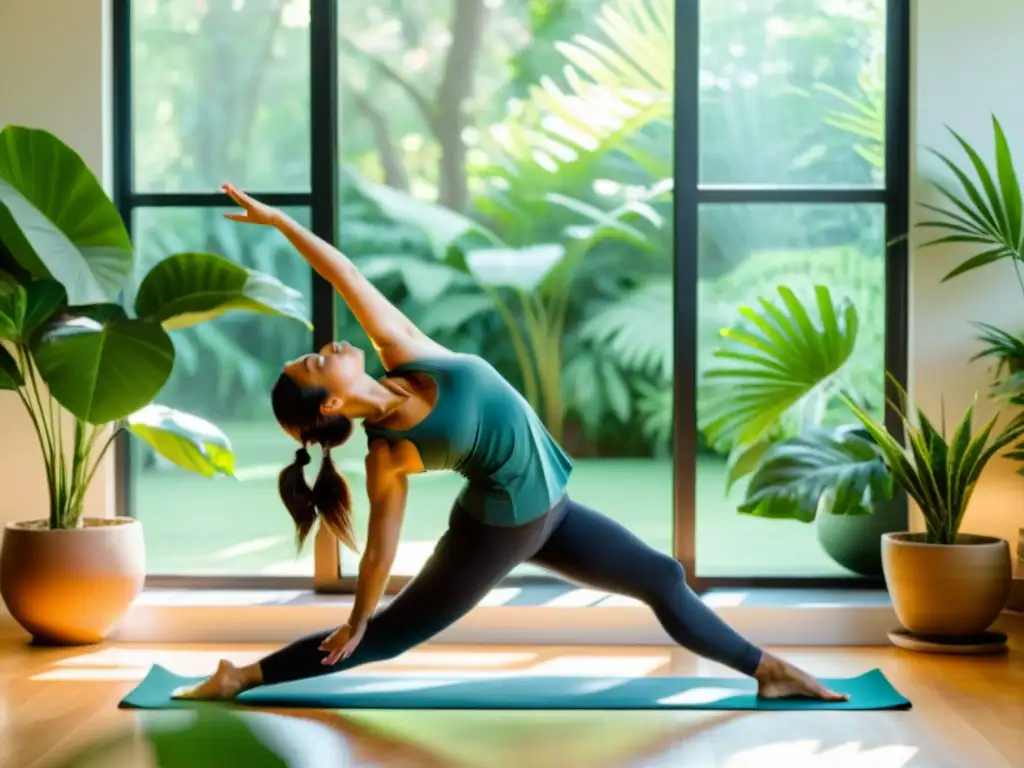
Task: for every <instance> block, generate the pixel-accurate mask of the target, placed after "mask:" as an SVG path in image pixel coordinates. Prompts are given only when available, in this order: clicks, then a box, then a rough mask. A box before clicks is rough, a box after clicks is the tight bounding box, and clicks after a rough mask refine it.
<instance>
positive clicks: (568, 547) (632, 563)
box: [176, 186, 847, 701]
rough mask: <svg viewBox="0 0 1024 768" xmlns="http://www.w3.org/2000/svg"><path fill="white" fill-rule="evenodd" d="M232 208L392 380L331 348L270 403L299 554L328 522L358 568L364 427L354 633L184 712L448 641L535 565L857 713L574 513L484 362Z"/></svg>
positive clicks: (274, 222) (222, 681)
mask: <svg viewBox="0 0 1024 768" xmlns="http://www.w3.org/2000/svg"><path fill="white" fill-rule="evenodd" d="M224 191H225V192H226V193H227V194H228V195H230V196H231V198H232V199H233V200H234V201H235V202H236V203H238V205H239V206H241V208H242V211H241V212H239V213H232V214H228V215H227V216H228V218H229V219H232V220H233V221H239V222H245V223H249V224H262V225H268V226H272V227H276V228H277V229H278V230H280V232H281V233H282V234H283V235H284V236H285V237H286V238H287V239H288V240H289V241H290V242H291V243H292V245H294V246H295V248H296V249H297V250H298V251H299V253H301V254H302V256H303V257H304V258H305V259H306V261H308V262H309V263H310V265H311V266H312V267H313V269H315V270H316V271H317V272H319V273H320V275H322V276H323V277H324V278H325V279H326V280H328V281H329V282H330V283H331V284H332V285H333V286H334V287H335V288H336V289H337V290H338V292H339V293H340V294H341V296H342V298H343V299H344V300H345V303H346V304H347V305H348V307H349V309H350V310H351V311H352V313H353V314H354V315H355V317H356V319H357V320H358V322H359V323H360V325H361V326H362V327H363V329H364V330H365V331H366V334H367V335H368V336H369V338H370V340H371V342H372V343H373V346H374V349H375V350H376V351H377V354H378V355H379V356H380V359H381V361H382V363H383V365H384V368H385V370H386V371H387V373H386V375H385V376H384V377H383V378H382V379H380V380H377V379H374V378H371V377H370V376H369V375H367V373H366V370H365V368H364V359H363V353H362V352H361V351H360V350H359V349H357V348H356V347H353V346H351V345H350V344H348V343H346V342H341V343H340V344H339V343H335V344H330V345H328V346H327V347H325V348H324V349H321V350H320V351H319V353H317V354H309V355H305V356H304V357H300V358H299V359H297V360H293V361H292V362H290V363H288V364H287V365H285V366H284V370H283V372H282V373H281V376H280V378H279V379H278V381H277V383H276V385H275V386H274V389H273V393H272V395H271V399H272V403H273V408H274V414H275V416H276V417H277V420H278V422H279V423H280V425H281V427H282V428H283V429H284V430H285V432H287V433H288V434H289V435H291V436H292V437H293V438H295V440H296V441H297V442H298V443H300V444H301V447H300V448H299V450H298V452H297V453H296V456H295V461H294V462H293V463H292V464H291V465H290V466H289V467H287V468H286V469H285V470H284V471H283V472H282V473H281V476H280V483H279V485H280V491H281V497H282V500H283V501H284V504H285V506H286V507H287V509H288V512H289V513H290V514H291V516H292V518H293V519H294V521H295V526H296V529H297V532H298V540H299V544H300V546H301V544H302V542H303V541H304V540H305V538H306V537H307V535H308V534H309V533H310V531H311V530H312V528H313V526H314V524H315V523H316V521H317V519H318V518H319V520H320V523H321V524H322V525H326V526H328V528H329V529H330V530H331V531H332V532H333V533H334V534H335V535H336V536H337V537H338V539H339V540H340V541H341V542H342V543H343V544H345V545H347V546H348V547H350V548H351V549H353V550H355V536H354V534H353V531H352V522H351V509H350V505H349V493H348V488H347V486H346V485H345V482H344V481H343V480H342V478H341V477H340V476H339V475H338V473H337V471H336V469H335V467H334V464H333V463H332V462H331V458H330V450H331V449H332V448H334V447H336V446H339V445H341V444H342V443H344V442H345V441H346V440H347V439H348V438H349V436H350V435H351V433H352V423H353V420H355V419H361V420H362V421H363V426H364V429H365V431H366V433H367V436H368V445H369V447H368V451H367V456H366V482H367V492H368V496H369V501H370V519H369V530H368V536H367V542H366V549H365V552H364V553H363V555H362V559H361V561H360V565H359V578H358V583H357V587H356V594H355V601H354V604H353V607H352V611H351V613H350V614H349V617H348V622H347V623H345V624H344V625H343V626H341V627H340V628H339V629H331V630H325V631H323V632H319V633H317V634H314V635H311V636H309V637H306V638H303V639H301V640H297V641H296V642H294V643H292V644H291V645H289V646H287V647H285V648H282V649H281V650H279V651H276V652H275V653H272V654H270V655H269V656H267V657H266V658H264V659H262V660H261V661H260V662H258V663H256V664H252V665H250V666H246V667H235V666H233V665H232V664H230V663H229V662H226V661H224V662H221V664H220V666H219V667H218V669H217V671H216V673H215V674H214V675H212V676H211V677H210V678H209V679H207V680H205V681H204V682H202V683H200V684H198V685H197V686H195V687H192V688H189V689H185V690H182V691H179V692H177V694H176V695H177V696H178V697H179V698H195V699H232V698H234V697H235V696H237V695H238V694H239V693H240V692H242V691H244V690H247V689H249V688H253V687H255V686H259V685H263V684H271V683H282V682H286V681H289V680H296V679H299V678H306V677H312V676H315V675H324V674H328V673H332V672H338V671H341V670H346V669H351V668H352V667H355V666H358V665H361V664H367V663H370V662H376V661H382V660H384V659H390V658H394V657H395V656H398V655H399V654H401V653H403V652H404V651H406V650H409V649H410V648H413V647H415V646H417V645H419V644H420V643H423V642H425V641H427V640H429V639H430V638H432V637H434V636H435V635H437V634H438V633H439V632H440V631H442V630H443V629H445V628H446V627H448V626H450V625H451V624H453V623H454V622H455V621H457V620H458V619H459V618H460V617H462V616H463V615H465V614H466V613H467V612H468V611H469V610H471V609H472V608H473V607H474V606H475V605H476V604H477V603H478V601H480V599H481V598H483V597H484V596H485V595H486V594H487V593H488V592H489V591H490V590H491V589H493V588H494V587H495V586H496V585H497V584H498V583H499V582H500V581H501V580H502V578H504V577H505V576H506V575H508V573H509V572H510V571H512V569H513V568H515V567H516V566H517V565H519V564H520V563H524V562H530V563H534V564H536V565H540V566H542V567H544V568H546V569H548V570H550V571H553V572H554V573H557V574H559V575H561V576H564V577H566V578H568V579H571V580H574V581H577V582H581V583H583V584H586V585H588V586H591V587H594V588H596V589H601V590H605V591H608V592H614V593H619V594H623V595H628V596H631V597H634V598H636V599H638V600H641V601H643V602H644V603H646V604H647V605H649V606H650V607H651V609H652V610H653V611H654V613H655V615H656V616H657V617H658V620H659V621H660V622H661V624H662V626H663V627H664V628H665V630H666V632H668V634H669V635H670V636H671V637H672V638H673V639H674V640H675V641H676V642H677V643H679V644H680V645H682V646H684V647H686V648H688V649H690V650H691V651H693V652H695V653H697V654H700V655H701V656H705V657H707V658H710V659H713V660H715V661H718V662H720V663H722V664H725V665H727V666H729V667H731V668H732V669H734V670H736V671H738V672H741V673H743V674H745V675H749V676H752V677H754V678H755V679H756V680H757V683H758V692H759V694H760V695H761V696H765V697H775V698H778V697H784V696H809V697H814V698H820V699H825V700H828V701H843V700H845V699H846V698H847V697H846V696H845V695H843V694H840V693H836V692H833V691H830V690H828V689H826V688H825V687H824V686H822V685H821V684H820V683H819V682H818V681H817V680H815V679H814V678H812V677H811V676H810V675H808V674H806V673H804V672H802V671H801V670H799V669H797V668H795V667H793V666H792V665H790V664H788V663H787V662H784V661H782V660H781V659H778V658H776V657H775V656H772V655H771V654H768V653H766V652H764V651H762V650H761V649H760V648H757V647H755V646H754V645H752V644H751V643H749V642H748V641H747V640H745V639H744V638H742V637H740V635H738V634H737V633H736V632H734V631H733V630H732V629H731V628H729V626H727V625H726V624H725V623H724V622H723V621H722V620H721V619H720V618H719V617H718V616H717V615H715V613H714V612H713V611H712V610H711V609H709V608H708V607H707V606H705V605H704V603H703V602H702V601H701V600H700V598H699V597H697V595H696V594H694V593H693V591H692V590H690V588H689V587H688V586H687V585H686V582H685V579H684V574H683V568H682V566H681V565H680V564H679V563H678V562H677V561H676V560H675V559H673V558H672V557H669V556H668V555H665V554H662V553H661V552H658V551H656V550H654V549H652V548H651V547H649V546H648V545H646V544H644V543H643V542H642V541H640V540H639V539H638V538H637V537H636V536H634V535H633V534H632V533H630V532H629V531H628V530H626V529H625V528H624V527H622V526H621V525H619V524H618V523H616V522H614V521H612V520H610V519H609V518H607V517H604V516H603V515H601V514H599V513H597V512H595V511H594V510H591V509H588V508H587V507H585V506H583V505H582V504H579V503H577V502H575V501H573V500H571V499H570V498H569V497H568V496H567V495H566V484H567V481H568V479H569V475H570V472H571V469H572V462H571V460H570V459H569V457H568V456H566V454H565V453H564V452H563V451H562V449H561V448H560V447H559V446H558V444H557V443H556V442H555V441H554V440H553V439H552V438H551V436H550V435H549V434H548V432H547V430H545V429H544V426H543V425H542V424H541V422H540V420H539V419H538V418H537V416H536V414H535V413H534V412H533V410H532V409H531V408H530V406H529V405H528V404H527V402H526V401H525V400H524V399H523V398H522V397H521V396H520V394H519V393H518V392H517V391H516V390H515V389H514V388H513V387H512V386H511V385H509V384H508V383H507V382H506V381H505V380H504V379H503V378H502V377H501V375H500V374H499V373H498V372H497V371H496V370H495V369H494V368H492V367H491V366H490V365H489V364H488V363H487V362H485V361H484V360H482V359H481V358H479V357H476V356H473V355H464V354H456V353H453V352H451V351H449V350H447V349H445V348H444V347H442V346H441V345H439V344H437V343H436V342H434V341H433V340H431V339H429V338H427V337H426V336H425V335H424V334H423V333H421V332H420V331H419V329H417V328H416V326H414V325H413V324H412V323H411V322H410V321H409V320H408V319H407V318H406V317H405V316H403V315H402V313H401V312H400V311H399V310H398V309H397V308H396V307H394V306H393V305H392V304H391V303H390V302H388V300H387V299H386V298H385V297H384V296H383V295H382V294H381V293H380V292H379V291H377V289H376V288H375V287H374V286H373V285H372V284H371V283H370V282H369V281H368V280H367V279H366V278H364V277H363V276H362V275H361V274H360V273H359V272H358V270H357V269H356V268H355V266H353V264H352V263H351V262H350V261H349V260H348V259H347V258H346V257H345V256H344V255H342V254H341V253H340V252H338V251H337V250H335V249H334V248H333V247H331V246H330V245H328V244H327V243H325V242H324V241H322V240H320V239H319V238H317V237H315V236H314V235H312V234H311V233H310V232H308V231H307V230H305V229H304V228H303V227H301V226H299V225H298V224H296V223H295V222H294V221H292V220H291V219H289V218H288V217H287V216H286V215H285V214H283V213H282V212H281V211H279V210H276V209H274V208H271V207H269V206H267V205H264V204H263V203H260V202H258V201H257V200H254V199H253V198H251V197H250V196H248V195H246V194H245V193H244V192H241V191H239V190H237V189H235V188H234V187H232V186H225V187H224ZM310 446H319V447H320V449H321V450H322V452H323V464H322V468H321V469H320V472H319V475H318V476H317V479H316V482H315V483H314V485H313V487H312V489H310V488H309V487H308V485H307V484H306V479H305V476H304V474H303V468H304V467H305V466H306V465H307V464H308V463H309V460H310V456H309V452H308V450H309V447H310ZM437 469H449V470H454V471H456V472H459V473H460V474H462V475H463V476H464V477H465V478H466V484H465V486H464V487H463V489H462V491H461V493H460V494H459V496H458V498H457V500H456V501H455V504H454V506H453V508H452V511H451V516H450V518H449V523H448V530H447V531H446V532H445V534H444V535H443V536H442V537H441V539H440V541H439V542H438V544H437V547H436V548H435V550H434V552H433V554H432V555H431V556H430V559H429V560H428V561H427V563H426V564H425V565H424V567H423V569H422V570H421V571H420V572H419V573H418V574H417V575H416V576H415V577H414V578H413V579H412V580H411V581H410V582H409V584H408V585H407V586H406V587H405V588H404V589H403V590H402V591H401V592H400V593H399V594H398V595H397V596H395V597H394V599H392V600H391V601H390V602H389V603H388V604H387V605H385V606H384V607H383V608H381V609H380V610H379V611H378V610H377V605H378V602H379V601H380V599H381V596H382V595H383V594H384V591H385V587H386V585H387V583H388V578H389V574H390V571H391V566H392V563H393V562H394V559H395V553H396V551H397V549H398V542H399V531H400V530H401V525H402V518H403V515H404V512H405V503H406V494H407V492H408V477H409V475H412V474H415V473H418V472H424V471H429V470H437Z"/></svg>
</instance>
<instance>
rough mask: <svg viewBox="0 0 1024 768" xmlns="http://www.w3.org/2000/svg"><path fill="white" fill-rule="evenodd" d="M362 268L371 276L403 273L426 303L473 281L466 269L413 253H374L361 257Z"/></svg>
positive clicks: (407, 283) (406, 282)
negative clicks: (458, 268) (454, 287)
mask: <svg viewBox="0 0 1024 768" xmlns="http://www.w3.org/2000/svg"><path fill="white" fill-rule="evenodd" d="M359 271H360V272H361V273H362V274H363V276H364V277H366V278H367V279H368V280H373V279H375V278H380V277H385V276H390V275H397V276H399V277H400V278H401V280H402V283H403V284H404V285H405V289H406V290H407V291H408V292H409V295H410V296H412V298H413V299H415V300H416V301H417V302H419V303H420V304H424V305H430V304H433V303H434V302H436V301H437V300H438V299H439V298H440V297H441V295H442V294H444V293H446V292H447V291H448V290H449V289H450V288H452V287H453V286H455V285H458V284H460V283H467V282H469V281H468V280H467V278H466V276H465V275H464V274H463V273H462V272H460V271H458V270H457V269H455V268H454V267H451V266H449V265H447V264H445V263H444V262H439V261H436V260H425V259H422V258H416V257H415V256H409V255H393V256H392V255H374V256H371V257H369V258H366V259H361V260H360V262H359ZM445 300H446V301H447V298H446V299H445Z"/></svg>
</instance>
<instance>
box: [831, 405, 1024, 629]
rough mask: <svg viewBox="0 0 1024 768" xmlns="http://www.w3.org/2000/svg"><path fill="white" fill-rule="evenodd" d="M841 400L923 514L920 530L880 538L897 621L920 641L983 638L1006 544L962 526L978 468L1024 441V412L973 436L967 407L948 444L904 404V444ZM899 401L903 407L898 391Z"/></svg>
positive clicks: (1005, 581)
mask: <svg viewBox="0 0 1024 768" xmlns="http://www.w3.org/2000/svg"><path fill="white" fill-rule="evenodd" d="M840 397H841V398H842V399H843V401H844V402H845V403H846V405H847V406H848V407H849V408H850V410H851V411H852V412H853V413H854V415H855V416H856V417H857V419H858V420H859V421H860V422H861V424H862V425H863V426H864V428H865V429H866V430H867V432H868V434H869V435H870V437H871V440H870V441H868V442H866V443H865V446H867V445H870V446H872V448H873V449H874V450H877V451H878V453H879V455H880V456H881V457H882V460H883V461H884V462H885V465H886V467H887V468H888V469H889V471H890V472H891V473H892V477H893V479H894V480H895V482H896V484H897V485H898V486H899V487H900V488H902V489H903V490H904V491H906V493H907V494H908V495H909V496H910V497H911V498H912V499H913V500H914V501H915V502H916V503H917V506H918V507H919V508H920V510H921V513H922V515H923V516H924V522H925V531H924V532H923V533H909V532H900V533H887V534H885V535H884V536H883V537H882V562H883V564H884V568H885V582H886V585H887V586H888V589H889V594H890V596H891V597H892V603H893V608H894V609H895V611H896V616H897V617H898V618H899V620H900V623H901V624H902V625H903V626H904V627H905V628H906V629H907V630H908V631H909V632H910V633H911V634H912V635H915V636H917V637H918V638H923V639H935V640H938V641H940V642H941V641H944V640H945V641H948V639H950V638H956V639H964V638H974V637H977V636H980V635H982V633H984V632H985V631H986V630H987V629H988V628H989V626H991V625H992V622H993V621H995V619H996V617H997V616H998V615H999V612H1000V611H1001V610H1002V609H1003V607H1004V605H1005V604H1006V600H1007V597H1008V596H1009V593H1010V586H1011V564H1010V546H1009V544H1008V543H1007V542H1006V541H1005V540H1003V539H999V538H996V537H993V536H979V535H976V534H970V533H961V532H960V528H961V526H962V524H963V519H964V513H965V512H966V511H967V505H968V503H969V502H970V500H971V496H972V494H973V493H974V489H975V487H976V485H977V483H978V479H979V478H980V477H981V473H982V471H983V470H984V469H985V467H986V466H987V465H988V463H989V461H991V460H992V459H993V458H994V457H995V456H996V455H997V454H999V452H1000V451H1002V450H1003V449H1005V448H1007V447H1009V446H1011V445H1013V444H1015V443H1017V441H1019V440H1020V439H1021V437H1022V436H1024V414H1018V415H1017V416H1016V417H1014V418H1013V419H1011V420H1010V421H1009V422H1008V423H1007V424H1006V425H1005V426H1003V427H1002V428H1001V429H996V423H997V419H998V415H996V416H993V417H992V418H991V419H990V420H989V421H988V422H987V423H986V424H985V425H984V426H983V427H982V428H981V429H980V430H978V431H977V432H975V431H974V429H973V417H974V406H973V405H972V406H971V407H969V408H968V409H967V411H966V412H965V414H964V416H963V418H962V419H961V420H960V423H959V424H958V425H957V427H956V429H955V430H954V431H953V435H952V436H951V437H950V438H948V439H947V437H946V435H945V434H944V431H945V430H944V429H943V430H938V429H936V428H935V427H934V426H933V425H932V424H931V422H930V421H929V420H928V418H927V417H926V416H925V415H924V413H923V412H922V411H920V410H918V411H917V418H916V419H913V420H912V419H911V418H909V417H908V416H907V414H906V411H905V407H901V408H900V410H899V411H898V412H899V416H900V419H901V421H902V424H903V430H904V433H905V435H906V447H904V446H903V445H902V444H901V443H900V442H899V441H897V440H896V439H895V438H894V437H893V436H892V435H891V434H890V433H889V431H888V430H887V429H886V428H885V426H884V425H883V424H881V423H880V422H879V421H877V420H876V419H875V418H874V417H873V416H871V415H870V414H868V413H867V412H865V411H864V410H863V409H862V408H861V407H860V406H859V405H857V403H856V402H854V401H853V400H852V399H851V398H849V397H847V396H846V395H844V394H840ZM901 399H902V400H903V402H904V403H905V402H906V395H905V394H903V393H902V392H901ZM1018 451H1019V447H1018ZM1016 453H1017V451H1015V452H1013V453H1011V455H1015V454H1016Z"/></svg>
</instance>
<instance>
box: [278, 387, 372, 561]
mask: <svg viewBox="0 0 1024 768" xmlns="http://www.w3.org/2000/svg"><path fill="white" fill-rule="evenodd" d="M326 395H327V390H325V389H322V388H319V389H317V388H309V387H300V386H299V385H298V384H296V383H295V381H294V380H293V379H292V378H291V377H290V376H288V375H287V374H285V373H282V374H281V375H280V377H278V380H277V383H276V384H275V385H274V389H273V391H272V392H271V395H270V400H271V405H272V406H273V409H274V416H275V417H276V418H277V421H278V423H279V424H280V425H281V426H282V427H283V428H284V430H285V431H286V432H287V433H288V434H289V435H291V436H292V437H293V438H295V439H296V440H298V441H299V442H300V443H302V447H301V448H300V449H299V450H298V451H296V452H295V461H294V462H292V463H291V464H289V465H288V466H287V467H285V468H284V469H283V470H282V471H281V474H280V475H279V476H278V482H277V487H278V491H279V492H280V494H281V501H283V502H284V505H285V507H287V509H288V513H289V514H290V515H291V516H292V520H294V521H295V533H296V539H297V541H298V547H299V549H300V550H301V549H302V545H303V543H304V542H305V541H306V538H307V537H308V536H309V532H310V531H312V530H313V526H314V525H315V524H316V519H317V516H318V515H319V517H320V518H321V521H322V523H321V524H322V525H326V526H327V527H328V529H330V531H331V533H333V534H334V535H335V536H336V537H337V538H338V540H339V541H340V542H341V543H342V544H344V545H345V546H346V547H348V548H349V549H351V550H352V551H353V552H356V551H357V549H356V539H355V534H354V533H353V529H352V508H351V506H352V499H351V494H350V493H349V490H348V484H347V483H346V482H345V480H344V478H343V477H342V476H341V475H340V474H339V473H338V468H337V467H336V466H334V461H333V460H332V459H331V449H332V448H337V447H338V446H339V445H343V444H344V443H345V442H346V441H347V440H348V439H349V437H351V435H352V426H353V425H352V420H351V419H349V418H347V417H345V416H340V415H332V416H325V415H324V414H322V413H321V412H320V406H321V404H322V403H323V400H324V397H326ZM307 445H319V446H321V447H322V448H323V452H324V459H323V463H322V464H321V465H320V472H319V473H318V474H317V477H316V482H315V483H314V484H313V487H312V488H310V487H309V485H308V484H307V483H306V475H305V467H306V466H307V465H308V464H309V451H308V450H306V446H307Z"/></svg>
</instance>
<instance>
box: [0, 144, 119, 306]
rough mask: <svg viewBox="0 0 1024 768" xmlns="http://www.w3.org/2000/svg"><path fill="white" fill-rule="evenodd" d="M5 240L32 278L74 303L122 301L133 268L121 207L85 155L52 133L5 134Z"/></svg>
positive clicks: (1, 177)
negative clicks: (47, 281) (59, 289)
mask: <svg viewBox="0 0 1024 768" xmlns="http://www.w3.org/2000/svg"><path fill="white" fill-rule="evenodd" d="M0 240H3V242H4V244H5V245H6V246H7V248H8V250H9V251H10V253H11V255H12V256H13V257H14V259H15V260H16V261H17V262H18V264H20V265H21V266H22V267H23V268H24V269H25V270H27V272H28V273H29V274H31V275H32V276H33V277H36V278H51V277H52V278H53V279H54V280H56V281H57V282H59V283H60V284H61V285H63V286H64V289H65V290H66V291H67V295H68V298H69V300H70V302H71V303H72V304H94V303H101V302H106V301H112V300H114V299H115V298H116V297H117V294H118V292H119V291H120V290H121V287H122V286H123V284H124V282H125V279H126V278H127V277H128V275H129V274H131V271H132V266H133V259H134V257H133V251H132V244H131V241H130V240H129V238H128V233H127V231H126V230H125V228H124V223H123V222H122V221H121V217H120V215H119V214H118V212H117V208H116V207H115V206H114V204H113V203H112V202H111V201H110V198H108V197H107V195H106V193H105V192H104V191H103V187H102V186H100V183H99V181H97V179H96V177H95V176H94V175H93V173H92V171H90V170H89V168H88V167H87V166H86V164H85V162H84V161H83V160H82V158H81V157H79V155H78V154H77V153H76V152H75V151H74V150H72V149H71V148H70V147H68V146H67V145H66V144H64V143H63V142H62V141H61V140H60V139H58V138H57V137H56V136H53V135H52V134H50V133H47V132H46V131H41V130H36V129H30V128H24V127H20V126H8V127H7V128H5V129H4V130H3V131H2V132H0Z"/></svg>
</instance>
